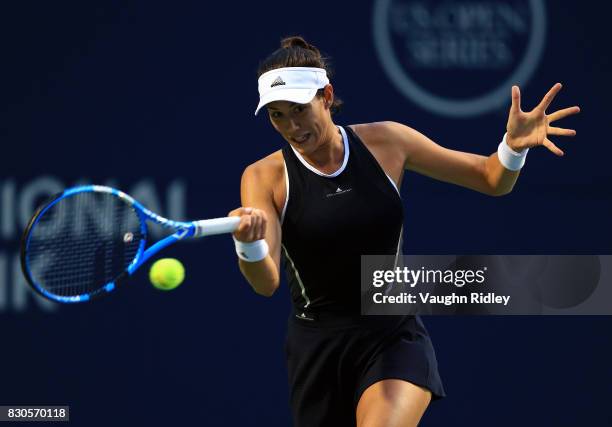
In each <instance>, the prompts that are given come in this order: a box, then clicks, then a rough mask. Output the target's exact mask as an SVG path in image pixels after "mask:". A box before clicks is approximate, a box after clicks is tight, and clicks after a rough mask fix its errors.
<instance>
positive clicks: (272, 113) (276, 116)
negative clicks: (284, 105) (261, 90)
mask: <svg viewBox="0 0 612 427" xmlns="http://www.w3.org/2000/svg"><path fill="white" fill-rule="evenodd" d="M282 115H283V114H282V113H281V112H280V111H272V112H270V117H272V118H273V119H278V118H279V117H281V116H282Z"/></svg>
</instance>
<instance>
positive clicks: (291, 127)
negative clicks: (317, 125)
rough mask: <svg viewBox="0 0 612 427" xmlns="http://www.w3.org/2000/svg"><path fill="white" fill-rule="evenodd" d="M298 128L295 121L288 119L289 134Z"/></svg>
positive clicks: (298, 125)
mask: <svg viewBox="0 0 612 427" xmlns="http://www.w3.org/2000/svg"><path fill="white" fill-rule="evenodd" d="M299 128H300V124H299V123H298V122H297V121H296V120H295V119H292V118H290V119H289V120H288V122H287V130H288V131H289V132H294V131H296V130H298V129H299Z"/></svg>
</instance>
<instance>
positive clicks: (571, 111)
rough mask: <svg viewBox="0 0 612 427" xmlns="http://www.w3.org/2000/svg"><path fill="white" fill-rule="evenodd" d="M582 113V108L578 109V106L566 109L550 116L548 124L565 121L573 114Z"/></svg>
mask: <svg viewBox="0 0 612 427" xmlns="http://www.w3.org/2000/svg"><path fill="white" fill-rule="evenodd" d="M579 112H580V107H578V106H577V105H576V106H574V107H569V108H564V109H562V110H559V111H555V112H554V113H552V114H549V115H548V116H547V117H548V123H552V122H554V121H557V120H560V119H563V118H565V117H567V116H571V115H573V114H578V113H579Z"/></svg>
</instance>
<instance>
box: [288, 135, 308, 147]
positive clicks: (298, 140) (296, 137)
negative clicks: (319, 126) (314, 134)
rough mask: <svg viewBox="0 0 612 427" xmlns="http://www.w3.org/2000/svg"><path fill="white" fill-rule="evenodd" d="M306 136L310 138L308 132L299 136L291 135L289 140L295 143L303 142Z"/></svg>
mask: <svg viewBox="0 0 612 427" xmlns="http://www.w3.org/2000/svg"><path fill="white" fill-rule="evenodd" d="M308 138H310V132H307V133H304V134H302V135H299V136H293V137H291V138H290V139H291V141H293V142H295V143H296V144H303V143H305V142H306V141H307V140H308Z"/></svg>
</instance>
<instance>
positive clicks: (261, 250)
mask: <svg viewBox="0 0 612 427" xmlns="http://www.w3.org/2000/svg"><path fill="white" fill-rule="evenodd" d="M232 238H233V239H234V244H235V245H236V253H237V254H238V258H240V259H241V260H244V261H246V262H257V261H261V260H262V259H264V258H265V257H266V255H268V244H267V243H266V240H265V239H261V240H255V241H254V242H241V241H240V240H237V239H236V238H235V237H234V236H232Z"/></svg>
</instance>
